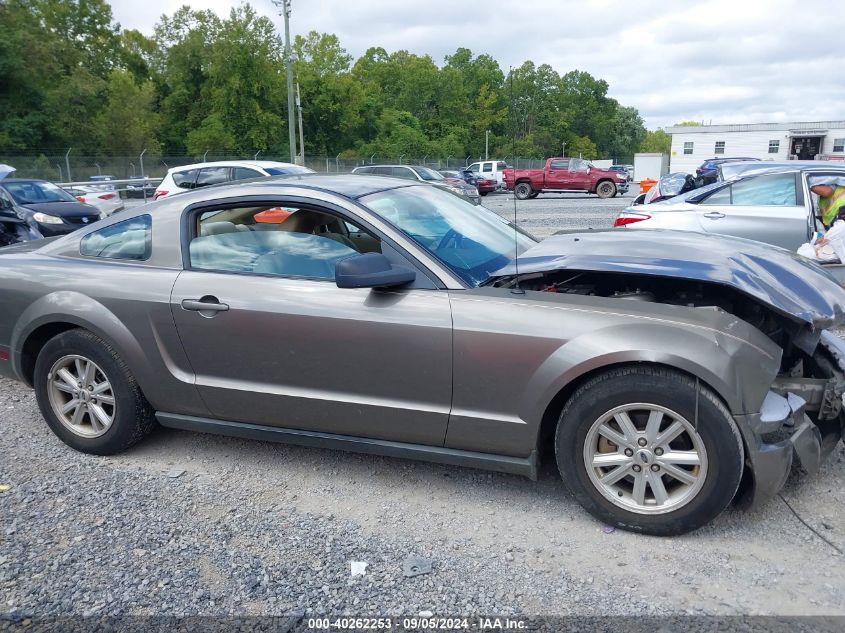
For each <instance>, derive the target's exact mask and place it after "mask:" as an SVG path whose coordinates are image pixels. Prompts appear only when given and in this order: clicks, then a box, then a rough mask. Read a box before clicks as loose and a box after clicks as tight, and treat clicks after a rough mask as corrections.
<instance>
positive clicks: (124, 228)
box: [79, 215, 152, 261]
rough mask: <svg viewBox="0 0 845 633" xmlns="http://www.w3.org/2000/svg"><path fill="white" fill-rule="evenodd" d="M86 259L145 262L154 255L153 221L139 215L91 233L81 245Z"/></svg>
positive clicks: (81, 252)
mask: <svg viewBox="0 0 845 633" xmlns="http://www.w3.org/2000/svg"><path fill="white" fill-rule="evenodd" d="M79 252H80V254H81V255H83V256H85V257H102V258H106V259H126V260H131V261H145V260H147V259H149V258H150V255H151V254H152V219H151V218H150V216H149V215H139V216H138V217H137V218H131V219H129V220H124V221H123V222H118V223H117V224H112V225H110V226H107V227H105V228H102V229H100V230H99V231H94V232H93V233H89V234H88V235H86V236H85V237H83V238H82V240H81V241H80V243H79Z"/></svg>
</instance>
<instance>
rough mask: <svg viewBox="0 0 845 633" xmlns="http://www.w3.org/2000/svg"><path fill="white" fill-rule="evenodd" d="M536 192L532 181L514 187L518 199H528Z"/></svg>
mask: <svg viewBox="0 0 845 633" xmlns="http://www.w3.org/2000/svg"><path fill="white" fill-rule="evenodd" d="M532 194H534V188H533V187H532V186H531V183H528V182H521V183H519V184H517V185H516V187H514V190H513V195H514V196H516V199H517V200H528V198H530V197H531V196H532Z"/></svg>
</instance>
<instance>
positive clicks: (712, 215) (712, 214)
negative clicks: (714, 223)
mask: <svg viewBox="0 0 845 633" xmlns="http://www.w3.org/2000/svg"><path fill="white" fill-rule="evenodd" d="M704 217H705V218H710V219H711V220H718V219H719V218H723V217H725V214H724V213H719V212H718V211H710V213H705V214H704Z"/></svg>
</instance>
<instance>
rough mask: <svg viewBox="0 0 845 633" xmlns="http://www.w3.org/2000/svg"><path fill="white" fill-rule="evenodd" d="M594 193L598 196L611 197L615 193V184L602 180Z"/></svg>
mask: <svg viewBox="0 0 845 633" xmlns="http://www.w3.org/2000/svg"><path fill="white" fill-rule="evenodd" d="M596 195H597V196H598V197H599V198H612V197H613V196H615V195H616V185H615V184H613V183H612V182H610V181H609V180H603V181H602V182H600V183H599V184H598V186H597V187H596Z"/></svg>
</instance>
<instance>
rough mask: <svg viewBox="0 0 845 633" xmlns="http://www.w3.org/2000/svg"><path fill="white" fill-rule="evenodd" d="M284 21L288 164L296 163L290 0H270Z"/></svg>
mask: <svg viewBox="0 0 845 633" xmlns="http://www.w3.org/2000/svg"><path fill="white" fill-rule="evenodd" d="M272 2H273V4H274V5H276V7H278V8H279V9H280V10H281V12H282V17H283V18H284V19H285V65H286V67H287V74H288V143H289V144H290V162H292V163H295V162H296V132H295V131H294V125H295V123H294V118H293V117H294V114H293V67H292V66H291V54H290V3H291V0H272Z"/></svg>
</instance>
